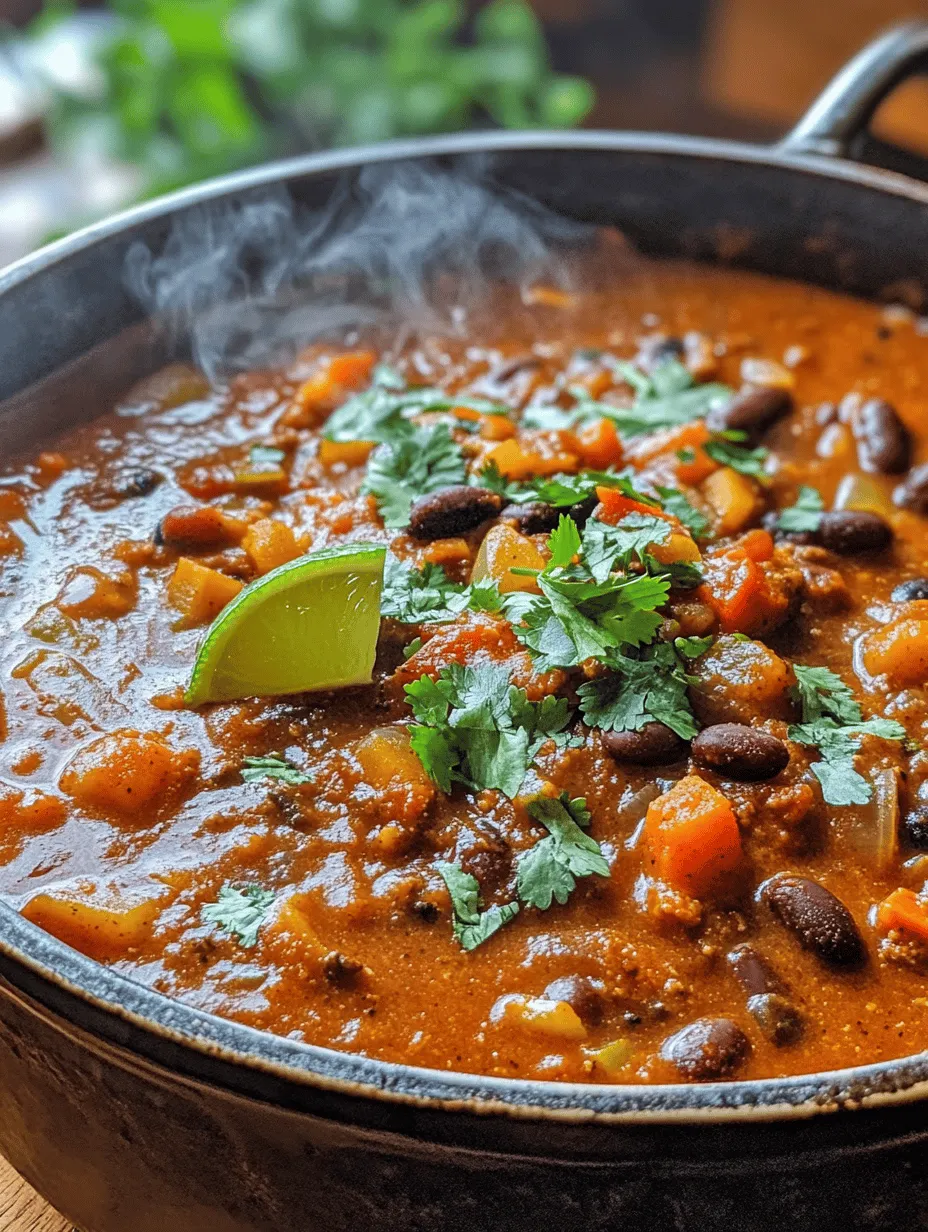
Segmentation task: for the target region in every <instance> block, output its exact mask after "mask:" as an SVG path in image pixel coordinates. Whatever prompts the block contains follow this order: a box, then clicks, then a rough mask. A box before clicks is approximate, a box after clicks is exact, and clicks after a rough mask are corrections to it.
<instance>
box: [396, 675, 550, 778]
mask: <svg viewBox="0 0 928 1232" xmlns="http://www.w3.org/2000/svg"><path fill="white" fill-rule="evenodd" d="M405 692H406V698H407V700H408V702H409V704H410V706H411V707H412V711H413V715H414V716H415V719H416V723H415V724H414V725H413V726H412V728H411V729H410V742H411V744H412V748H413V750H414V751H415V753H416V755H417V757H418V758H419V760H420V761H421V762H422V765H423V766H424V767H425V769H426V771H427V772H428V774H429V775H430V776H431V777H432V778H433V779H434V781H435V782H436V783H437V784H438V786H439V787H440V788H441V790H442V791H445V792H449V791H450V790H451V787H452V784H453V783H455V782H457V783H463V784H465V785H466V786H467V787H470V788H471V789H472V790H475V791H479V790H482V789H484V788H495V789H496V790H497V791H501V792H503V794H504V795H507V796H509V798H510V799H513V798H514V797H515V796H516V795H518V792H519V788H520V787H521V786H522V782H523V780H524V779H525V776H526V774H527V772H528V769H529V766H530V765H531V764H532V762H533V761H534V759H535V755H536V754H537V752H538V750H539V748H540V747H541V745H542V744H544V742H545V741H546V740H549V739H551V740H554V741H555V743H556V744H559V745H561V746H564V745H567V744H571V743H574V741H573V740H572V738H571V737H570V736H569V735H568V733H567V732H566V731H565V730H564V729H565V728H566V727H567V725H568V723H569V722H570V711H569V707H568V704H567V700H566V699H565V698H555V697H545V698H544V699H543V700H542V701H541V702H538V703H534V702H530V701H529V700H528V698H527V697H526V694H525V690H524V689H519V688H516V686H515V685H513V684H512V683H511V681H510V679H509V671H508V669H507V668H506V667H504V666H503V665H501V664H495V663H484V664H480V665H479V666H476V667H472V666H468V667H462V666H461V665H460V664H459V663H452V664H450V665H449V666H448V667H444V668H442V670H441V672H440V673H439V677H438V680H437V681H435V680H432V679H431V678H430V677H428V676H423V677H421V678H420V679H419V680H414V681H413V682H412V683H411V684H408V685H407V686H406V690H405Z"/></svg>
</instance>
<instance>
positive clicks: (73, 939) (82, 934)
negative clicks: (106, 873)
mask: <svg viewBox="0 0 928 1232" xmlns="http://www.w3.org/2000/svg"><path fill="white" fill-rule="evenodd" d="M163 889H164V887H161V890H162V893H160V894H153V895H152V896H151V897H149V898H145V899H142V901H140V902H135V903H131V902H129V901H127V900H126V898H125V897H124V896H121V895H119V894H116V893H109V894H107V895H106V896H105V897H103V898H102V901H101V899H100V896H99V894H98V892H97V890H96V887H94V886H92V885H88V886H87V887H86V888H84V887H82V886H72V887H69V888H61V889H54V890H50V891H47V892H46V893H43V894H36V895H35V897H34V898H31V899H30V900H29V902H28V903H26V905H25V907H23V909H22V914H23V915H24V916H25V918H26V919H27V920H31V922H32V923H33V924H37V925H38V926H39V927H40V928H44V929H45V931H46V932H47V933H51V934H52V936H53V937H57V938H58V939H59V941H63V942H64V943H65V944H66V945H70V946H71V947H72V948H73V949H75V950H80V951H81V953H82V954H87V955H89V957H90V958H96V959H97V960H99V961H104V962H105V961H115V960H116V959H119V958H123V957H124V956H125V954H126V952H127V951H128V950H132V949H137V948H138V947H139V946H140V945H142V944H144V942H145V941H146V940H147V939H148V937H149V936H150V935H151V931H152V927H153V925H154V922H155V920H156V919H157V918H158V915H159V913H160V911H161V903H160V901H159V900H160V899H163V898H164V897H165V895H164V893H163ZM92 896H96V897H97V899H98V901H96V902H94V901H93V897H92Z"/></svg>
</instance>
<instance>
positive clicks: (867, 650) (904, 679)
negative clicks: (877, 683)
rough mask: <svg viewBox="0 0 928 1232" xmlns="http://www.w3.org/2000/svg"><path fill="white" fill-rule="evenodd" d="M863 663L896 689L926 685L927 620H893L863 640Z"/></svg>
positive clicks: (927, 667)
mask: <svg viewBox="0 0 928 1232" xmlns="http://www.w3.org/2000/svg"><path fill="white" fill-rule="evenodd" d="M863 650H864V654H863V657H864V666H865V667H866V669H867V671H868V672H869V673H870V674H871V675H872V676H886V677H887V678H888V679H889V680H890V681H891V682H892V684H894V685H897V686H898V687H899V688H903V689H905V688H908V687H909V686H910V685H919V684H928V620H907V619H902V620H894V621H893V622H892V623H891V624H888V625H886V627H885V628H883V629H879V630H878V631H877V632H876V633H871V634H870V636H869V637H868V638H866V640H865V641H864V648H863Z"/></svg>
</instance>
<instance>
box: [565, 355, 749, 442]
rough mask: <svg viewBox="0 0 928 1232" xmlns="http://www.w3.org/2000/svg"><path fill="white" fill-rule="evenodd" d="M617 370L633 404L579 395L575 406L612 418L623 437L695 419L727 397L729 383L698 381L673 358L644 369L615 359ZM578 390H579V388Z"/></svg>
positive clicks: (729, 392) (586, 412) (588, 412)
mask: <svg viewBox="0 0 928 1232" xmlns="http://www.w3.org/2000/svg"><path fill="white" fill-rule="evenodd" d="M615 367H616V371H617V373H618V374H619V375H620V376H621V377H622V378H623V380H625V381H626V382H627V383H628V384H629V385H631V386H632V388H633V389H634V390H635V393H636V397H635V401H634V404H633V405H632V406H630V407H617V406H614V405H613V404H612V403H609V402H595V401H593V399H591V398H588V397H579V398H578V408H579V409H581V410H582V411H583V412H584V413H585V414H587V415H593V414H597V415H601V416H605V417H606V418H608V419H611V420H612V421H613V422H614V423H615V425H616V428H617V429H618V430H619V432H620V433H621V434H622V435H623V436H626V437H629V436H644V435H646V434H647V433H649V432H658V431H660V430H661V429H664V428H677V427H679V426H680V425H681V424H686V423H690V422H691V421H692V420H694V419H703V418H705V416H706V415H708V414H709V412H710V411H711V410H712V408H713V407H714V406H715V405H717V404H718V403H719V402H722V401H724V400H725V399H726V398H730V397H731V394H732V390H731V389H730V387H729V386H728V385H722V384H721V383H718V382H707V383H706V384H704V385H697V384H696V381H695V378H694V377H693V374H692V373H691V372H690V371H689V369H688V368H686V367H685V366H684V365H683V364H681V363H680V362H679V361H678V360H676V359H669V360H666V361H665V362H664V363H661V364H658V365H657V367H656V368H655V369H654V370H653V371H652V372H651V373H650V374H648V373H644V372H642V371H641V370H640V369H639V368H636V367H635V366H634V365H633V364H628V363H622V362H617V363H616V365H615ZM578 393H579V391H578Z"/></svg>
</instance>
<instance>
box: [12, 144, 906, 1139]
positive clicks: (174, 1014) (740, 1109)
mask: <svg viewBox="0 0 928 1232" xmlns="http://www.w3.org/2000/svg"><path fill="white" fill-rule="evenodd" d="M544 150H552V151H553V150H564V151H581V152H582V151H589V152H591V153H618V154H641V155H645V156H647V155H655V156H667V157H680V158H682V159H684V160H685V159H706V160H715V161H719V162H727V163H749V164H753V165H756V166H757V165H759V166H767V167H769V168H771V169H773V170H781V171H792V172H797V173H800V174H805V175H809V176H812V177H825V178H827V179H831V180H837V181H841V182H844V183H847V184H851V185H857V186H859V187H861V188H864V189H869V190H873V191H877V192H881V193H889V194H892V195H894V196H901V197H907V198H909V199H910V200H912V201H914V202H916V203H917V204H921V205H928V185H926V184H922V183H920V182H919V181H916V180H913V179H911V178H909V177H907V176H904V175H901V174H898V173H896V172H892V171H885V170H881V169H878V168H874V167H869V166H865V165H863V164H860V163H855V162H852V161H849V160H846V159H843V158H836V157H831V156H823V155H818V154H809V153H803V152H798V151H797V150H796V149H795V148H790V146H789V144H788V143H784V144H782V145H780V146H772V147H762V146H756V145H750V144H745V143H740V142H731V141H725V140H719V139H710V138H701V137H688V136H678V135H674V134H667V133H644V132H605V131H596V130H585V131H581V132H570V133H564V132H557V131H553V132H552V131H545V130H542V131H531V132H492V133H463V134H456V135H450V136H442V137H425V138H416V139H408V140H399V141H391V142H384V143H381V144H378V145H373V146H367V147H360V148H352V149H348V150H336V151H328V152H324V153H320V154H309V155H303V156H300V157H297V158H291V159H287V160H282V161H277V162H272V163H268V164H262V165H260V166H258V167H255V168H250V169H247V170H245V171H239V172H235V173H233V174H231V175H226V176H221V177H217V178H214V179H211V180H207V181H205V182H203V183H201V184H197V185H194V186H192V187H188V188H184V189H181V190H179V191H177V192H174V193H171V194H168V195H166V196H163V197H160V198H158V199H156V200H154V201H150V202H146V203H144V204H142V205H138V206H135V207H133V208H131V209H129V210H125V211H122V212H121V213H119V214H116V215H114V216H112V217H110V218H107V219H104V220H102V221H101V222H98V223H94V224H92V225H91V226H88V227H85V228H83V229H82V230H80V231H77V232H75V233H74V234H72V235H69V236H67V237H66V238H64V239H61V240H58V241H56V242H55V243H52V244H49V245H47V246H46V247H44V248H41V249H39V250H38V251H37V252H36V253H33V254H30V255H29V256H26V257H24V258H22V259H21V260H19V261H17V262H15V263H14V264H12V265H10V266H8V267H7V268H6V269H5V270H2V271H0V297H2V295H3V294H4V293H5V292H8V291H10V290H12V289H13V288H14V287H16V286H18V285H19V284H21V283H22V282H24V281H26V280H28V279H31V278H35V277H38V276H40V275H41V274H42V273H43V272H44V271H46V270H48V269H49V268H51V267H53V266H55V265H57V264H58V263H60V262H64V261H66V260H67V259H68V258H69V257H71V256H73V255H74V254H76V253H78V252H80V251H82V250H84V249H87V248H92V247H93V246H95V245H97V244H99V243H102V242H103V241H105V240H107V239H109V238H111V237H114V236H117V235H119V234H120V233H121V232H125V231H129V230H131V229H132V228H134V227H136V226H137V225H140V224H144V223H147V222H151V221H154V220H157V219H163V218H169V217H170V216H171V215H173V214H175V213H177V212H178V211H181V210H185V209H187V208H190V207H192V206H196V205H200V204H203V203H208V202H210V201H214V200H216V199H219V198H222V197H225V196H230V195H237V194H241V193H248V192H253V191H255V190H260V189H261V188H262V187H271V186H275V185H279V184H281V183H286V182H287V181H288V180H295V179H302V178H307V177H312V176H315V175H328V174H331V173H332V172H338V171H349V170H351V169H354V168H357V167H359V166H362V165H366V164H371V163H389V162H398V161H406V160H409V159H424V158H442V157H449V156H466V155H468V154H473V155H480V154H487V153H493V152H498V153H518V152H531V151H544ZM0 954H2V955H3V956H5V957H6V959H7V960H8V962H10V963H12V967H13V970H14V971H15V970H16V969H20V970H21V969H25V970H26V971H28V972H30V973H31V974H32V975H34V976H37V977H38V979H39V986H40V988H41V987H45V988H47V987H48V986H51V987H52V988H53V989H58V990H61V991H62V992H64V993H65V994H67V995H68V996H70V997H73V998H76V999H77V1001H79V1002H84V1003H85V1004H86V1005H88V1006H92V1007H93V1008H94V1009H96V1010H97V1011H102V1013H103V1014H104V1016H105V1017H107V1018H109V1019H111V1020H117V1021H121V1022H122V1023H124V1024H128V1025H130V1026H132V1027H134V1028H136V1029H137V1030H139V1031H141V1033H142V1038H143V1039H144V1038H148V1039H150V1040H151V1041H152V1044H155V1043H156V1042H157V1041H158V1040H159V1039H160V1040H162V1041H170V1042H171V1043H173V1044H175V1045H177V1046H179V1047H180V1048H181V1049H182V1050H184V1051H185V1052H186V1053H188V1054H190V1055H191V1059H193V1058H195V1057H196V1055H199V1056H200V1057H201V1058H207V1057H209V1058H212V1059H215V1060H217V1061H222V1062H225V1063H227V1064H230V1065H231V1066H232V1067H233V1069H237V1070H239V1071H240V1072H241V1071H247V1072H250V1073H254V1074H256V1075H257V1074H264V1075H266V1076H268V1077H273V1078H275V1079H277V1080H281V1081H283V1082H285V1083H292V1084H294V1085H296V1086H298V1087H302V1088H307V1087H308V1088H317V1089H320V1090H327V1091H331V1092H335V1093H339V1094H343V1095H349V1096H355V1097H362V1098H366V1099H368V1100H370V1099H373V1100H378V1101H383V1102H386V1103H398V1104H406V1105H414V1106H418V1107H426V1108H434V1109H444V1110H448V1111H451V1110H457V1111H461V1110H465V1111H468V1112H471V1113H475V1114H479V1115H486V1114H502V1115H505V1116H508V1117H512V1118H519V1119H542V1120H550V1119H554V1120H559V1121H568V1122H570V1121H574V1122H576V1121H586V1120H597V1121H604V1122H608V1123H619V1124H621V1123H627V1122H632V1123H637V1124H642V1125H643V1124H650V1125H657V1124H661V1123H671V1124H692V1125H697V1124H704V1125H709V1124H713V1123H714V1124H720V1123H727V1124H737V1123H739V1122H757V1121H784V1120H798V1119H805V1118H809V1117H812V1116H815V1115H819V1114H821V1113H826V1112H835V1111H837V1110H838V1109H840V1108H846V1107H881V1106H882V1107H885V1106H888V1105H894V1104H895V1105H897V1104H902V1103H910V1102H914V1101H916V1100H920V1099H923V1098H928V1051H925V1052H922V1053H919V1054H915V1055H913V1056H908V1057H903V1058H900V1059H898V1060H895V1061H889V1062H879V1063H876V1064H871V1065H862V1066H855V1067H852V1068H846V1069H841V1070H833V1071H827V1072H819V1073H811V1074H800V1075H794V1076H792V1077H786V1078H763V1079H752V1080H741V1081H732V1082H716V1083H704V1084H700V1085H692V1084H684V1083H672V1084H659V1085H631V1084H626V1085H612V1084H594V1083H590V1084H586V1083H561V1082H545V1081H541V1080H537V1079H525V1078H499V1077H492V1076H488V1075H479V1074H467V1073H460V1072H452V1071H448V1072H445V1071H442V1070H434V1069H425V1068H422V1067H418V1066H413V1065H406V1064H402V1063H399V1062H391V1061H382V1060H377V1059H374V1058H370V1057H365V1056H363V1055H361V1054H357V1053H349V1052H339V1051H336V1050H335V1049H331V1048H324V1047H321V1046H319V1045H315V1044H307V1043H303V1042H301V1041H297V1040H292V1039H287V1038H284V1037H282V1036H276V1035H273V1034H271V1033H270V1032H267V1031H261V1030H258V1029H256V1028H253V1027H249V1026H246V1025H244V1024H242V1023H238V1022H235V1021H233V1020H231V1019H225V1018H220V1017H219V1016H217V1015H214V1014H210V1013H208V1012H206V1011H204V1010H200V1009H196V1008H194V1007H193V1006H190V1005H187V1004H185V1003H184V1002H182V1001H178V1000H174V999H172V998H169V997H167V996H165V995H163V994H161V993H158V992H156V991H154V990H153V989H150V988H148V987H146V986H145V985H143V984H141V983H139V982H137V981H135V980H133V979H131V978H130V977H129V976H126V975H122V974H120V973H118V972H116V971H114V970H113V969H112V968H109V967H106V966H103V965H102V964H99V963H97V962H95V961H94V960H93V959H90V958H88V957H86V956H85V955H83V954H81V953H79V952H78V951H76V950H73V949H72V948H71V947H70V946H68V945H66V944H65V943H64V942H61V941H59V940H58V939H57V938H55V937H53V936H51V934H49V933H46V932H44V931H43V930H42V929H40V928H38V927H37V926H36V925H34V924H31V923H30V922H29V921H27V920H25V919H24V918H23V917H22V916H21V915H20V914H19V912H17V911H16V910H15V909H14V908H13V907H11V906H10V905H9V904H7V903H4V902H0ZM8 978H10V981H11V983H13V984H14V986H15V985H17V984H18V981H17V979H16V976H15V975H13V976H9V974H8ZM37 999H38V1000H39V1001H40V1002H43V1003H45V997H43V996H42V995H41V993H39V995H38V996H37ZM65 1016H66V1015H65ZM114 1025H115V1024H114ZM101 1034H105V1033H102V1032H101ZM121 1042H123V1043H125V1041H124V1040H123V1041H121ZM137 1043H138V1041H135V1042H134V1043H133V1044H131V1045H129V1047H130V1050H134V1051H139V1052H140V1053H141V1054H142V1055H146V1049H145V1048H144V1047H140V1048H136V1044H137Z"/></svg>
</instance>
